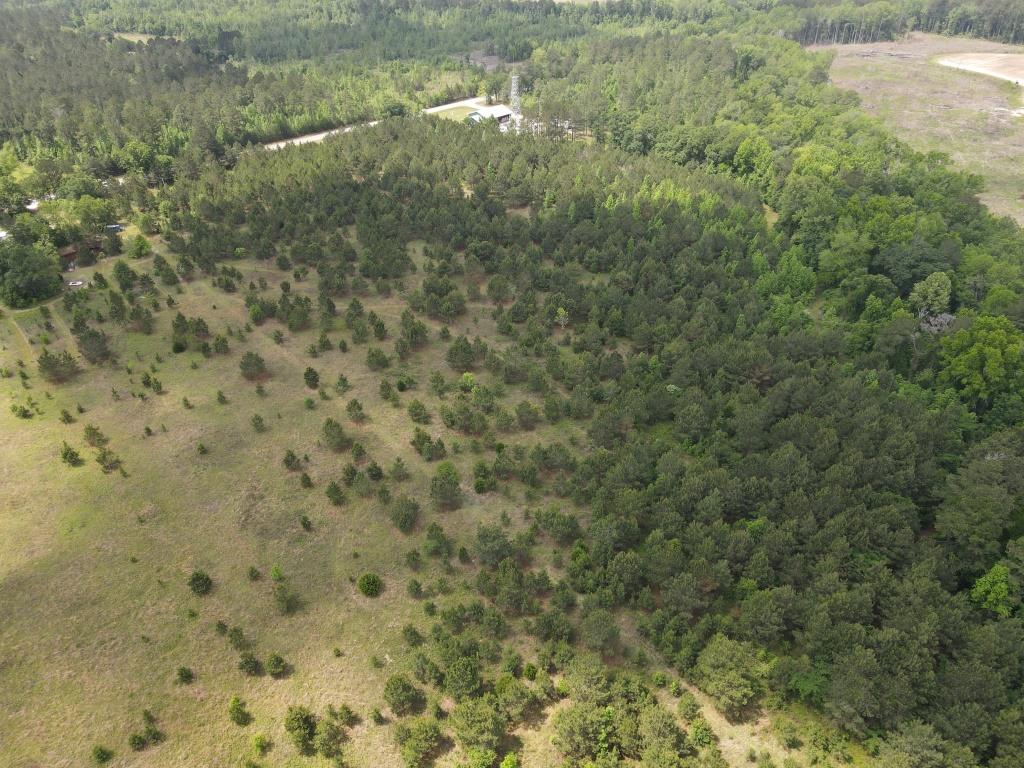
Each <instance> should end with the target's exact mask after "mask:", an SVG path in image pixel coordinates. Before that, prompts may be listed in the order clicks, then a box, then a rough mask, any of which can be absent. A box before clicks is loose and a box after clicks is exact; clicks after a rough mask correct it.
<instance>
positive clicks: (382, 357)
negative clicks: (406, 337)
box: [366, 347, 391, 371]
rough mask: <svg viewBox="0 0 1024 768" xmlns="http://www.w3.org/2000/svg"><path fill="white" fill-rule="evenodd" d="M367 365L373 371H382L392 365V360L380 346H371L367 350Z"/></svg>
mask: <svg viewBox="0 0 1024 768" xmlns="http://www.w3.org/2000/svg"><path fill="white" fill-rule="evenodd" d="M366 365H367V366H369V368H370V370H371V371H382V370H384V369H385V368H387V367H388V366H389V365H391V361H390V360H389V359H388V356H387V354H385V352H384V350H382V349H380V348H379V347H370V348H369V349H367V350H366Z"/></svg>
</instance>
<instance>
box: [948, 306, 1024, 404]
mask: <svg viewBox="0 0 1024 768" xmlns="http://www.w3.org/2000/svg"><path fill="white" fill-rule="evenodd" d="M942 363H943V368H942V378H943V380H944V381H946V382H948V383H950V384H951V385H953V386H954V387H955V388H956V391H957V392H958V393H959V395H960V397H961V398H962V399H963V400H964V401H965V402H966V403H967V404H968V405H970V406H971V407H972V408H973V409H975V411H976V412H978V413H979V414H982V415H984V414H986V413H988V412H989V411H991V410H992V409H993V408H994V407H996V406H997V405H998V406H1001V408H1000V410H999V411H998V412H997V416H998V417H1000V418H1007V417H1010V416H1011V415H1012V414H1019V413H1020V412H1021V398H1022V395H1021V392H1022V391H1024V333H1022V332H1021V331H1019V330H1018V329H1017V328H1015V327H1014V325H1013V323H1011V322H1010V321H1009V320H1008V319H1007V318H1005V317H992V316H987V315H983V316H981V317H978V318H975V320H974V321H973V322H972V323H971V326H970V327H969V328H964V329H962V330H960V331H957V332H956V333H954V334H953V335H952V336H949V337H946V338H945V339H943V340H942Z"/></svg>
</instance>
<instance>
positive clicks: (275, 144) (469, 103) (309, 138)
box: [263, 96, 485, 149]
mask: <svg viewBox="0 0 1024 768" xmlns="http://www.w3.org/2000/svg"><path fill="white" fill-rule="evenodd" d="M484 103H485V99H484V97H483V96H474V97H472V98H469V99H460V100H459V101H451V102H448V103H447V104H439V105H438V106H436V107H427V108H426V109H424V110H423V114H425V115H436V114H437V113H438V112H444V111H445V110H448V109H455V108H457V107H479V106H481V105H483V104H484ZM379 122H380V120H371V121H370V122H368V123H356V124H355V125H346V126H344V127H341V128H332V129H331V130H329V131H320V132H319V133H307V134H304V135H302V136H295V137H294V138H291V139H282V140H281V141H271V142H268V143H266V144H264V145H263V146H264V147H265V148H266V149H281V148H282V147H287V146H288V145H289V144H318V143H320V142H321V141H323V140H324V139H326V138H327V137H328V136H337V135H338V134H339V133H348V132H349V131H354V130H355V129H356V128H369V127H371V126H374V125H377V123H379Z"/></svg>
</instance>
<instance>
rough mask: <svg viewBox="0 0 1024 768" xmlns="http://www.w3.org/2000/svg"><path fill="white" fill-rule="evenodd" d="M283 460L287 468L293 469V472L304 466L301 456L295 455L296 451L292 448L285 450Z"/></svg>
mask: <svg viewBox="0 0 1024 768" xmlns="http://www.w3.org/2000/svg"><path fill="white" fill-rule="evenodd" d="M283 462H284V466H285V468H286V469H289V470H291V471H292V472H295V471H296V470H298V469H299V468H300V467H301V466H302V463H301V462H300V461H299V457H298V456H296V455H295V451H293V450H292V449H291V448H289V449H288V450H286V451H285V452H284V459H283Z"/></svg>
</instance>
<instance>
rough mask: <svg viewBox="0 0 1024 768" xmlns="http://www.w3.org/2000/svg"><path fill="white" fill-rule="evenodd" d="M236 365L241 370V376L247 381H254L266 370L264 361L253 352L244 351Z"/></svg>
mask: <svg viewBox="0 0 1024 768" xmlns="http://www.w3.org/2000/svg"><path fill="white" fill-rule="evenodd" d="M238 367H239V369H240V370H241V371H242V376H244V377H245V378H246V379H248V380H249V381H255V380H256V379H259V378H261V377H262V376H264V375H265V374H266V372H267V364H266V362H264V360H263V358H262V357H260V356H259V355H257V354H256V353H255V352H246V353H245V354H244V355H242V359H241V360H240V361H239V362H238Z"/></svg>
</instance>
